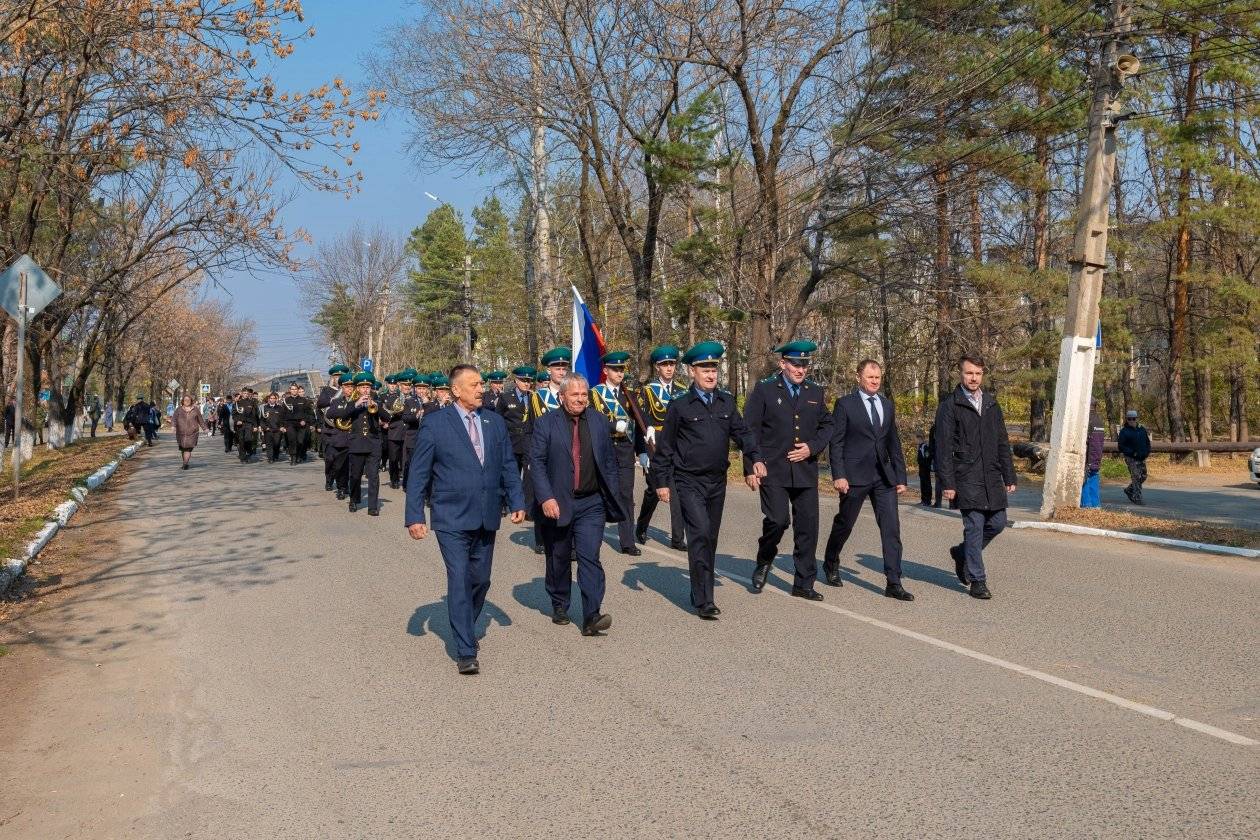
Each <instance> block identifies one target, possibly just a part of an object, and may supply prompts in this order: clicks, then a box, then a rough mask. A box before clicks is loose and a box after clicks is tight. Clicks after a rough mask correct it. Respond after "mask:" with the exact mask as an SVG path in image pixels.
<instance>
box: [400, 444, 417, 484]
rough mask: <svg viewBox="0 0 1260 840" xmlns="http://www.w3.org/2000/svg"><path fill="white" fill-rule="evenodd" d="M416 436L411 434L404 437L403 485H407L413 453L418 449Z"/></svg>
mask: <svg viewBox="0 0 1260 840" xmlns="http://www.w3.org/2000/svg"><path fill="white" fill-rule="evenodd" d="M416 437H417V435H411V436H409V437H406V438H404V439H403V458H402V486H403V489H406V487H407V477H408V476H409V475H411V453H412V452H415V451H416Z"/></svg>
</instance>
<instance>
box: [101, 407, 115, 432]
mask: <svg viewBox="0 0 1260 840" xmlns="http://www.w3.org/2000/svg"><path fill="white" fill-rule="evenodd" d="M101 422H102V423H104V424H105V431H107V432H112V431H114V404H113V403H112V402H107V403H105V410H104V412H103V413H102V414H101Z"/></svg>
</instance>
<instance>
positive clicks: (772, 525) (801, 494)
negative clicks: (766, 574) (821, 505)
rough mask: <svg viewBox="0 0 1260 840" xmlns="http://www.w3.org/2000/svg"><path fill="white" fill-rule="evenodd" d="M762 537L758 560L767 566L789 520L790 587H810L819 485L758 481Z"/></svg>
mask: <svg viewBox="0 0 1260 840" xmlns="http://www.w3.org/2000/svg"><path fill="white" fill-rule="evenodd" d="M760 492H761V513H762V515H763V516H764V517H765V518H764V519H762V520H761V538H760V539H758V540H757V563H758V564H765V565H769V564H771V563H773V562H774V556H775V555H776V554H778V552H779V540H781V539H783V534H784V533H785V532H786V531H787V527H788V512H789V507H790V508H791V522H792V565H793V568H794V570H793V574H792V586H793V588H795V589H813V588H814V580H815V579H816V578H817V577H818V557H817V551H818V485H817V484H814V485H811V486H809V487H780V486H779V485H777V484H766V480H765V479H764V478H763V479H762V480H761V491H760Z"/></svg>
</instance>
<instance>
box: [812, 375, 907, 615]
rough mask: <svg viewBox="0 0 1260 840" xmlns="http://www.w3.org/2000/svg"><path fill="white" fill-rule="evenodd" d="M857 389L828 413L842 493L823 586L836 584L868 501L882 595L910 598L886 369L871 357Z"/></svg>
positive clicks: (897, 443)
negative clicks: (879, 552)
mask: <svg viewBox="0 0 1260 840" xmlns="http://www.w3.org/2000/svg"><path fill="white" fill-rule="evenodd" d="M857 374H858V387H857V390H856V391H853V392H852V393H850V394H845V395H844V396H843V397H841V398H840V399H838V400H836V405H835V408H834V409H833V410H832V422H831V425H832V435H831V477H832V479H833V481H832V484H834V485H835V488H836V491H837V492H839V494H840V511H839V513H837V514H836V516H835V519H833V520H832V523H831V536H830V537H829V538H828V539H827V549H826V551H825V552H824V553H823V573H824V574H825V576H826V580H827V583H829V584H831V585H832V586H840V585H841V582H840V552H841V551H843V550H844V544H845V542H847V541H848V539H849V534H851V533H852V532H853V524H854V523H855V522H857V518H858V514H859V513H861V512H862V503H863V502H864V501H866V499H868V498H869V499H870V500H871V507H872V508H873V509H874V511H875V523H876V524H877V525H878V526H879V537H880V543H881V544H882V547H883V554H884V577H885V578H886V579H887V583H886V585H885V586H884V595H885V596H886V597H888V598H896V599H897V600H898V601H913V600H914V596H913V595H911V594H910V593H909V592H907V591H906V590H905V588H904V587H903V586H902V585H901V522H900V520H899V519H898V514H897V497H898V496H900V495H901V494H902V493H904V492H906V459H905V456H904V455H903V454H902V452H901V437H900V436H899V435H898V434H897V416H896V411H895V410H894V408H893V403H892V400H890V399H888V398H887V397H885V396H884V395H883V394H881V393H880V392H879V386H880V384H881V383H882V382H883V378H884V370H883V368H882V367H881V366H880V364H879V362H877V361H875V360H874V359H863V360H862V362H861V363H859V364H858V369H857Z"/></svg>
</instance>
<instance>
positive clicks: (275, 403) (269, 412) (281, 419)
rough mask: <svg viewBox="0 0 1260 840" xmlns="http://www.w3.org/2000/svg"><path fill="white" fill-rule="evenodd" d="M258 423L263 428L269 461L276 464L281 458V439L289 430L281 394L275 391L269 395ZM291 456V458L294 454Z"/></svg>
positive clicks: (259, 415)
mask: <svg viewBox="0 0 1260 840" xmlns="http://www.w3.org/2000/svg"><path fill="white" fill-rule="evenodd" d="M258 423H259V426H260V427H261V428H262V435H263V446H264V447H265V448H266V451H267V463H268V464H274V463H275V462H276V461H279V460H280V441H281V439H283V438H284V435H285V432H286V431H287V430H288V427H287V426H286V425H285V413H284V406H282V405H281V404H280V395H279V394H277V393H276V392H275V391H272V392H271V393H270V394H268V395H267V402H265V403H264V404H263V406H262V408H260V409H259V411H258ZM289 457H290V459H291V458H292V455H290V456H289Z"/></svg>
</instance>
